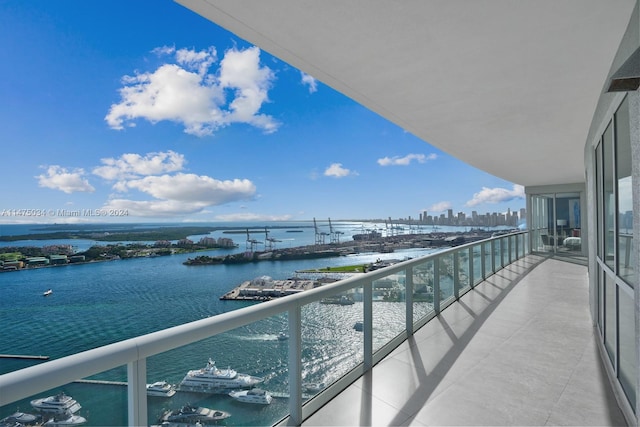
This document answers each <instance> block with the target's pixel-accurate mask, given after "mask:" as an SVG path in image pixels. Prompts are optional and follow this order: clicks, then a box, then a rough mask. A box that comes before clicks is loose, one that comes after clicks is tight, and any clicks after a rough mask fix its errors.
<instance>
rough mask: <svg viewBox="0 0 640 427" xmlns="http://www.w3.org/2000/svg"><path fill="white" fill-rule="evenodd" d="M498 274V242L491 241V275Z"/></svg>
mask: <svg viewBox="0 0 640 427" xmlns="http://www.w3.org/2000/svg"><path fill="white" fill-rule="evenodd" d="M495 272H496V240H492V241H491V273H492V274H493V273H495Z"/></svg>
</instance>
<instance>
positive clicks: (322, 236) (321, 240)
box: [313, 217, 327, 245]
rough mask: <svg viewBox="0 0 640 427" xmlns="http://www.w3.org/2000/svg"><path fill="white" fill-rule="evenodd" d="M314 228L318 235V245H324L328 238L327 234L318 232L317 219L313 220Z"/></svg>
mask: <svg viewBox="0 0 640 427" xmlns="http://www.w3.org/2000/svg"><path fill="white" fill-rule="evenodd" d="M313 228H314V230H315V233H316V245H324V241H325V238H326V237H327V233H326V232H324V231H319V230H318V224H316V219H315V217H314V218H313Z"/></svg>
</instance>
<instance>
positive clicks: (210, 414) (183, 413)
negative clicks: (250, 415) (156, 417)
mask: <svg viewBox="0 0 640 427" xmlns="http://www.w3.org/2000/svg"><path fill="white" fill-rule="evenodd" d="M230 416H231V414H230V413H228V412H225V411H219V410H217V409H210V408H204V407H201V406H191V405H184V406H183V407H181V408H180V409H175V410H173V411H167V412H165V413H164V414H163V415H162V417H161V418H160V422H170V423H185V422H186V423H196V422H203V423H206V422H213V421H220V420H224V419H227V418H229V417H230Z"/></svg>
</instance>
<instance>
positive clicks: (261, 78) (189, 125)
mask: <svg viewBox="0 0 640 427" xmlns="http://www.w3.org/2000/svg"><path fill="white" fill-rule="evenodd" d="M154 52H155V53H159V54H175V62H176V64H164V65H161V66H160V67H158V69H157V70H155V71H154V72H147V73H137V74H136V75H134V76H125V77H123V79H122V83H123V87H122V88H121V89H120V90H119V92H120V97H121V98H122V99H121V101H120V102H119V103H117V104H112V105H111V108H110V109H109V112H108V114H107V115H106V117H105V120H106V121H107V123H108V125H109V126H110V127H111V128H113V129H123V128H124V127H125V126H129V127H134V126H135V119H138V118H142V119H146V120H148V121H150V122H151V123H157V122H159V121H162V120H169V121H173V122H177V123H180V124H182V125H183V126H184V127H185V132H186V133H188V134H192V135H196V136H205V135H211V134H213V132H214V131H216V130H217V129H219V128H221V127H224V126H228V125H230V124H232V123H246V124H250V125H252V126H255V127H257V128H259V129H262V130H263V131H264V132H266V133H272V132H275V131H276V130H277V128H278V126H279V123H278V122H277V121H276V120H275V119H273V117H271V116H268V115H265V114H260V113H259V111H260V108H261V107H262V105H263V104H264V103H265V102H267V101H268V90H269V89H270V87H271V83H272V81H273V80H274V78H275V76H274V74H273V72H272V71H271V69H269V68H268V67H266V66H265V67H261V66H260V50H259V49H258V48H257V47H252V48H248V49H245V50H237V49H230V50H228V51H227V52H225V55H224V58H223V59H222V61H221V63H220V68H219V70H218V71H219V75H218V76H216V75H214V74H208V73H207V71H208V70H209V68H210V67H211V65H213V64H214V63H215V61H216V60H217V57H216V50H215V48H213V47H211V48H209V49H207V50H203V51H199V52H196V51H193V50H187V49H179V50H175V49H174V48H170V47H162V48H157V49H155V50H154ZM227 90H228V91H231V92H232V93H233V96H231V101H230V103H228V104H227V99H226V91H227Z"/></svg>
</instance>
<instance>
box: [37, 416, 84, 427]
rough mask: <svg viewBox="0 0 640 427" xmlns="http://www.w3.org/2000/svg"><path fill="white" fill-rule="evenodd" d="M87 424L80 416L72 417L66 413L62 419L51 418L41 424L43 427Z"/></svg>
mask: <svg viewBox="0 0 640 427" xmlns="http://www.w3.org/2000/svg"><path fill="white" fill-rule="evenodd" d="M86 422H87V419H86V418H85V417H81V416H80V415H74V414H70V413H68V414H67V415H66V416H64V417H54V418H51V419H50V420H49V421H47V422H46V423H44V424H42V426H43V427H67V426H79V425H81V424H84V423H86Z"/></svg>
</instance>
